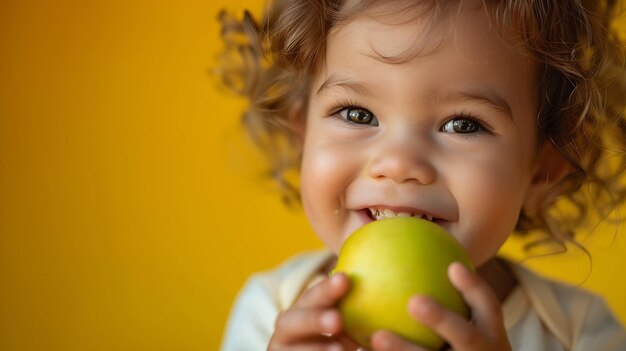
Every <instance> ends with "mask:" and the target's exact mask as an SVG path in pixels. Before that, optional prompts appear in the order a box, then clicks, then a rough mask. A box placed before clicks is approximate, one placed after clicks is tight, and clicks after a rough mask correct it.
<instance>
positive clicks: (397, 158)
mask: <svg viewBox="0 0 626 351" xmlns="http://www.w3.org/2000/svg"><path fill="white" fill-rule="evenodd" d="M403 140H405V141H403ZM429 149H430V148H429V147H427V146H426V145H425V143H422V142H418V140H417V139H416V137H415V136H413V137H411V136H408V137H404V138H403V137H400V138H397V137H396V138H394V139H393V141H392V142H390V143H389V145H387V146H386V147H381V148H378V149H377V152H376V153H375V155H374V157H373V158H372V159H371V161H370V163H369V166H368V169H367V172H368V174H369V176H370V177H372V178H374V179H380V180H382V179H391V180H393V181H395V182H396V183H406V182H416V183H419V184H422V185H427V184H431V183H432V182H434V181H435V178H436V170H435V168H434V167H433V165H432V163H431V161H430V158H429V155H430V151H431V150H429Z"/></svg>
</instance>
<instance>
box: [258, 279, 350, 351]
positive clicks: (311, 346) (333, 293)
mask: <svg viewBox="0 0 626 351" xmlns="http://www.w3.org/2000/svg"><path fill="white" fill-rule="evenodd" d="M348 285H349V282H348V277H347V276H346V275H345V274H343V273H337V274H334V275H332V276H331V277H328V278H325V279H324V280H322V281H321V282H319V283H317V284H316V285H315V286H313V287H312V288H310V289H309V290H307V291H305V292H304V293H303V294H302V295H301V296H300V298H298V300H297V301H296V302H295V303H294V305H293V306H292V307H291V308H289V309H288V310H286V311H285V312H283V313H282V314H280V316H279V317H278V319H277V320H276V328H275V330H274V334H273V335H272V338H271V339H270V343H269V346H268V350H303V351H304V350H306V351H309V350H311V351H313V350H320V351H322V350H328V351H330V350H333V351H334V350H337V351H340V350H356V349H357V347H358V345H357V344H356V343H355V342H354V341H352V340H351V339H350V338H349V337H348V336H346V335H345V334H343V333H342V327H343V325H342V321H341V316H340V314H339V311H338V310H337V309H336V308H335V307H334V306H335V305H336V304H337V302H338V301H339V299H340V298H341V297H343V296H344V295H345V294H346V292H348Z"/></svg>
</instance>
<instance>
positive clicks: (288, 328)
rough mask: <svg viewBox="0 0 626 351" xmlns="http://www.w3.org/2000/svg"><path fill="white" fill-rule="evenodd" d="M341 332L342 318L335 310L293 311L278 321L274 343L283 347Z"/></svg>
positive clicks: (280, 317)
mask: <svg viewBox="0 0 626 351" xmlns="http://www.w3.org/2000/svg"><path fill="white" fill-rule="evenodd" d="M340 330H341V316H340V315H339V312H338V311H337V310H334V309H327V310H311V309H292V310H287V311H286V312H285V313H283V314H281V315H280V316H279V318H278V319H277V320H276V329H275V332H274V335H273V337H272V338H273V342H275V343H278V344H281V345H289V344H292V343H297V342H300V341H302V340H303V339H309V338H315V337H319V336H322V335H332V334H335V333H338V332H339V331H340Z"/></svg>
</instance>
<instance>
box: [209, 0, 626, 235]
mask: <svg viewBox="0 0 626 351" xmlns="http://www.w3.org/2000/svg"><path fill="white" fill-rule="evenodd" d="M417 2H420V3H423V4H429V5H431V6H428V11H430V13H431V14H432V16H431V22H432V23H435V22H436V19H437V17H438V16H441V15H442V14H444V13H446V12H445V10H446V8H447V7H448V6H450V5H452V4H454V3H458V1H430V2H428V1H402V0H397V1H396V3H402V4H404V5H406V6H415V5H416V3H417ZM377 3H379V1H377V0H362V1H351V0H347V1H344V0H275V1H273V2H272V3H271V4H270V6H268V8H267V11H266V13H265V15H264V17H263V19H262V21H261V22H260V23H258V22H257V21H255V19H254V18H253V16H252V15H251V14H250V13H249V12H247V11H246V12H244V16H243V19H241V20H238V19H237V18H236V17H234V16H232V15H229V14H228V13H227V12H225V11H222V12H221V13H220V15H219V20H220V21H221V24H222V38H223V41H224V43H225V50H224V52H223V55H222V57H221V58H222V59H221V65H220V69H219V70H218V71H219V74H220V77H221V78H222V81H223V82H224V83H225V85H226V86H227V87H229V88H231V89H232V90H234V91H235V92H237V93H238V94H241V95H243V96H245V97H246V98H247V99H248V101H249V106H248V108H247V110H246V111H245V112H244V114H243V122H244V125H245V127H246V129H247V130H248V132H249V134H250V136H251V137H252V139H253V140H254V141H256V142H257V143H258V145H259V146H260V147H261V148H262V150H264V151H265V152H266V154H267V155H268V156H269V160H270V165H271V166H270V169H271V175H272V177H273V178H274V179H275V180H276V181H277V182H278V184H279V186H280V187H281V189H283V190H284V191H283V195H284V199H286V200H298V199H299V192H298V188H297V186H296V185H295V184H294V183H293V182H290V181H288V178H289V177H286V176H285V174H287V173H289V172H290V171H293V170H296V171H297V170H298V167H299V165H300V158H301V153H300V148H299V146H298V145H299V141H298V140H297V136H296V134H295V133H294V132H293V129H292V128H291V125H292V122H293V121H290V118H291V117H290V115H292V112H293V109H294V108H298V107H301V108H302V107H304V108H306V104H307V97H308V93H309V87H310V82H311V79H312V76H313V75H314V74H315V72H316V70H317V69H318V68H319V67H320V66H319V65H321V64H323V60H324V57H325V43H326V38H327V37H328V35H329V32H330V30H331V28H333V27H334V26H336V25H337V24H339V23H341V22H342V21H345V20H346V19H348V18H350V17H351V16H354V15H355V14H358V13H359V12H361V11H363V10H365V9H367V8H370V7H372V6H373V5H375V4H377ZM386 3H389V1H387V2H386ZM482 4H483V6H484V7H485V9H486V10H487V11H488V12H489V14H490V16H491V19H492V21H493V24H494V25H495V28H498V29H500V34H503V33H504V32H505V30H504V29H506V33H508V35H511V33H512V34H513V35H514V36H515V39H516V40H517V42H519V43H521V44H522V45H524V46H525V47H526V49H527V51H528V52H529V53H530V54H531V55H532V56H533V58H534V59H535V60H536V62H537V63H538V64H539V65H540V67H541V70H540V71H541V76H540V83H539V87H538V89H539V93H540V95H539V96H540V100H541V102H540V106H538V111H539V113H538V116H537V118H538V131H537V132H538V135H539V139H540V140H542V141H549V142H551V143H552V144H553V145H554V146H555V148H556V149H557V150H558V152H560V154H561V155H562V156H563V157H564V158H565V159H566V160H567V161H568V162H569V164H570V165H571V168H572V171H571V172H570V173H569V174H567V175H566V176H565V177H564V178H563V179H562V180H561V181H560V182H558V184H556V186H554V187H553V188H552V189H551V190H550V191H549V192H547V193H546V194H545V195H544V197H543V199H542V201H541V203H542V206H541V208H540V210H539V211H538V212H537V213H526V212H525V211H522V212H521V213H520V216H519V221H518V223H517V227H516V231H517V232H518V233H526V232H529V231H531V230H542V231H543V232H544V233H547V234H548V236H547V237H548V238H550V240H555V242H557V243H560V244H561V245H562V246H563V247H565V243H567V242H573V239H574V233H575V231H576V230H577V229H578V228H580V227H581V226H582V225H584V224H585V223H587V222H586V220H587V219H588V218H590V213H591V212H593V211H591V209H592V208H591V207H590V206H589V205H590V204H592V205H593V207H594V209H595V212H596V213H597V214H600V216H601V217H602V218H606V217H609V216H610V214H611V213H612V212H613V211H614V210H615V209H617V208H619V206H620V205H621V204H622V203H623V202H624V199H625V198H626V184H625V182H624V181H623V180H624V179H623V177H622V175H623V174H624V170H625V169H626V115H625V111H626V71H625V62H626V61H625V60H626V54H625V49H624V48H625V46H624V44H623V42H621V41H620V38H619V37H618V35H617V34H616V31H615V29H614V28H612V25H613V22H614V20H615V18H617V15H618V7H619V6H618V2H617V1H612V0H604V1H602V0H568V1H561V0H505V1H495V0H483V1H482ZM509 39H510V38H509ZM384 59H386V60H387V61H388V62H390V63H396V62H402V61H403V60H406V59H407V58H406V57H405V58H402V57H400V58H384ZM290 202H293V201H290ZM561 202H565V203H567V204H569V205H571V206H567V204H566V205H565V206H566V207H568V208H573V209H574V210H573V211H565V212H563V211H555V210H554V209H555V208H556V207H558V206H555V204H557V203H561Z"/></svg>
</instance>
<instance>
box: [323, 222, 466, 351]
mask: <svg viewBox="0 0 626 351" xmlns="http://www.w3.org/2000/svg"><path fill="white" fill-rule="evenodd" d="M453 262H460V263H462V264H463V265H465V266H466V267H467V268H469V269H470V270H473V267H472V264H471V262H470V259H469V256H468V255H467V253H466V252H465V250H464V249H463V247H462V246H461V244H460V243H459V242H458V241H457V240H456V239H455V238H454V237H453V236H452V235H451V234H449V233H448V232H447V231H446V230H445V229H443V228H442V227H440V226H438V225H437V224H435V223H432V222H430V221H427V220H423V219H416V218H410V217H396V218H386V219H381V220H378V221H374V222H371V223H368V224H366V225H365V226H363V227H361V228H359V229H358V230H356V231H355V232H354V233H353V234H352V235H350V237H348V239H346V241H345V243H344V244H343V246H342V248H341V251H340V253H339V257H338V260H337V265H336V267H335V269H334V271H333V273H336V272H344V273H345V274H346V275H347V276H348V277H349V279H350V291H349V292H348V294H347V295H346V296H345V297H344V298H343V299H342V300H341V301H340V303H339V306H338V307H339V311H340V313H341V315H342V317H343V321H344V328H345V331H346V333H347V334H348V335H350V336H351V337H352V338H353V339H354V340H356V341H357V342H358V343H360V344H361V345H363V346H365V347H370V346H371V345H370V338H371V336H372V334H373V333H374V332H375V331H377V330H380V329H385V330H389V331H392V332H394V333H396V334H398V335H400V336H402V337H404V338H406V339H407V340H410V341H412V342H414V343H416V344H419V345H422V346H425V347H427V348H430V349H433V350H437V349H439V348H440V347H441V346H442V345H443V343H444V341H443V340H442V339H441V337H439V336H438V335H437V334H436V333H435V332H433V331H432V330H430V329H428V328H427V327H425V326H424V325H422V324H420V323H419V322H417V321H415V320H414V319H413V318H411V316H410V315H409V313H408V311H407V303H408V301H409V299H410V298H411V297H412V296H414V295H416V294H420V295H426V296H429V297H431V298H433V299H434V300H435V301H437V302H438V303H440V304H441V305H443V306H445V307H446V308H448V309H450V310H452V311H454V312H456V313H458V314H459V315H462V316H465V317H466V318H469V316H470V310H469V308H468V306H467V305H466V303H465V302H464V300H463V298H462V296H461V294H460V293H459V291H457V290H456V289H455V288H454V286H453V285H452V283H450V280H449V279H448V274H447V271H448V266H449V265H450V264H451V263H453Z"/></svg>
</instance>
